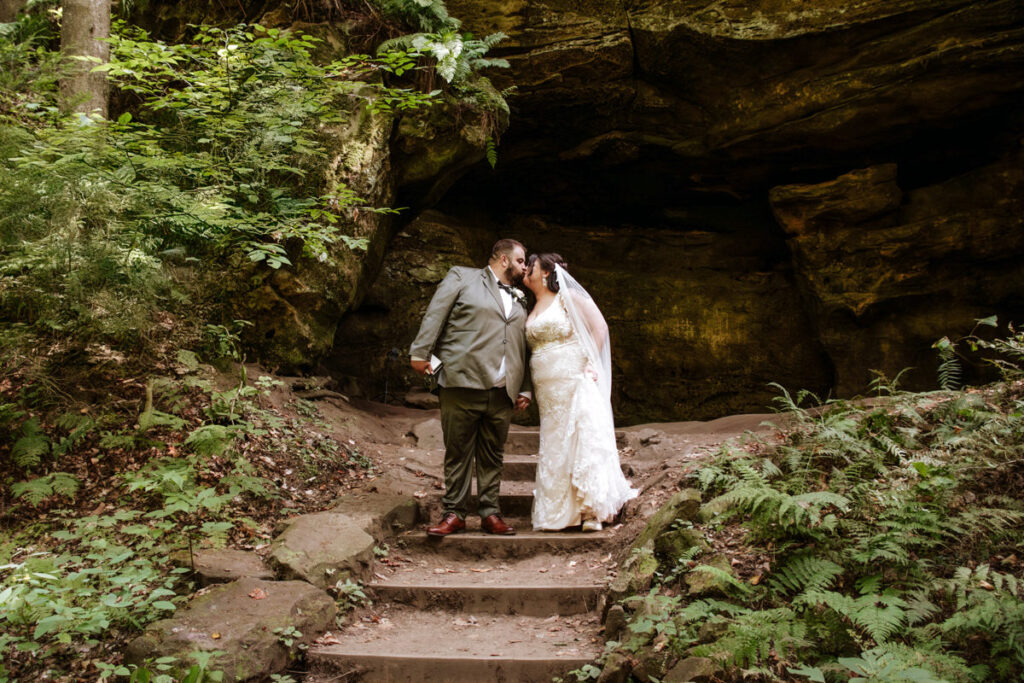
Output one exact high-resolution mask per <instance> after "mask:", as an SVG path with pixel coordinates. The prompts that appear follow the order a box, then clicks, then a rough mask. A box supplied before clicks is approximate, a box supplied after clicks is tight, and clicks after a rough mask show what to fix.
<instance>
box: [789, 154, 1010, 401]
mask: <svg viewBox="0 0 1024 683" xmlns="http://www.w3.org/2000/svg"><path fill="white" fill-rule="evenodd" d="M1022 162H1024V158H1022V155H1021V154H1019V153H1017V154H1013V155H1010V156H1008V157H1007V158H1006V159H1004V160H1002V161H1000V162H997V163H994V164H990V165H987V166H983V167H981V168H978V169H974V170H972V171H969V172H967V173H964V174H962V175H959V176H956V177H954V178H950V179H948V180H946V181H944V182H941V183H937V184H935V185H932V186H928V187H923V188H918V189H913V190H910V191H904V190H903V189H901V187H900V184H899V177H898V168H897V166H896V165H895V164H887V165H883V166H876V167H870V168H866V169H861V170H856V171H851V172H850V173H846V174H844V175H842V176H840V177H839V178H837V179H835V180H832V181H827V182H824V183H817V184H814V185H787V186H780V187H777V188H774V189H773V190H772V191H771V193H770V201H771V204H772V209H773V211H774V213H775V215H776V217H777V218H778V220H779V224H780V225H781V226H782V227H783V229H784V230H785V232H786V236H787V242H788V243H789V245H790V248H791V250H792V253H793V262H794V265H795V269H796V273H797V275H798V278H799V280H800V282H801V285H802V289H803V291H804V292H805V294H806V297H807V300H808V301H809V302H810V304H811V306H810V308H811V310H812V311H813V314H814V318H815V325H816V327H817V329H818V330H820V339H821V341H822V344H823V345H824V347H825V349H826V351H827V352H828V354H829V356H830V357H831V358H832V359H833V361H834V364H835V368H836V389H837V391H838V392H839V393H840V394H842V395H849V394H851V393H854V392H857V391H860V390H862V389H863V387H864V385H865V384H866V382H867V381H868V379H869V376H868V374H867V372H868V369H869V368H879V369H883V370H885V371H886V372H887V373H889V375H890V376H892V375H893V374H894V373H895V372H898V371H899V370H901V369H902V368H904V367H907V368H918V370H917V371H916V372H911V373H910V374H909V375H908V377H907V378H906V379H909V380H911V383H912V384H916V385H918V386H920V385H922V384H926V383H927V382H928V381H929V380H930V379H931V377H930V376H929V374H928V369H929V368H931V367H933V365H934V361H933V360H932V359H931V358H930V357H929V355H930V354H929V355H925V354H927V351H924V350H926V349H928V348H929V346H930V344H931V343H932V342H934V341H935V340H936V339H938V338H939V337H942V336H944V335H945V334H964V333H966V332H967V331H968V330H969V328H970V326H971V324H972V323H971V321H972V320H974V319H975V318H982V317H986V316H988V315H991V314H993V313H997V314H1000V315H1002V316H1003V317H1004V318H1006V317H1012V316H1013V315H1014V313H1018V314H1019V313H1020V308H1019V307H1020V298H1021V295H1022V293H1024V292H1022V289H1021V283H1022V282H1024V165H1022ZM922 351H924V353H922ZM922 356H924V357H922Z"/></svg>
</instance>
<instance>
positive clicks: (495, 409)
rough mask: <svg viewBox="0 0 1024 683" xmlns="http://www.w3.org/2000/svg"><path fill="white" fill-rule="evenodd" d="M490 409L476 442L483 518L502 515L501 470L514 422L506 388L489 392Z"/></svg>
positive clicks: (479, 492) (481, 424)
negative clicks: (510, 425) (500, 505)
mask: <svg viewBox="0 0 1024 683" xmlns="http://www.w3.org/2000/svg"><path fill="white" fill-rule="evenodd" d="M487 393H488V397H487V398H488V401H487V410H486V412H485V413H484V415H483V416H482V417H481V418H480V430H479V432H478V433H477V440H476V490H477V493H478V496H477V498H478V499H479V503H478V511H479V513H480V518H481V519H483V518H484V517H487V516H489V515H500V514H501V509H500V508H499V506H498V495H499V493H500V489H501V468H502V464H503V462H504V459H505V441H506V440H507V439H508V426H509V422H511V420H512V401H511V400H510V399H509V397H508V393H507V392H506V391H505V389H504V387H502V388H500V389H491V390H489V391H488V392H487Z"/></svg>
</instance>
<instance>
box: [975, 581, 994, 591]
mask: <svg viewBox="0 0 1024 683" xmlns="http://www.w3.org/2000/svg"><path fill="white" fill-rule="evenodd" d="M978 585H979V586H981V587H982V588H984V589H985V590H987V591H994V590H995V589H996V587H995V586H993V585H992V584H991V583H989V582H988V581H979V582H978Z"/></svg>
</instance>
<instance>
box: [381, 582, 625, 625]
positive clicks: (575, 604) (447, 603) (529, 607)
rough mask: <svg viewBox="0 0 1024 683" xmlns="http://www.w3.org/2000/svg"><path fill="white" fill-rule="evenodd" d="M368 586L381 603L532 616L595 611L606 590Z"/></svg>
mask: <svg viewBox="0 0 1024 683" xmlns="http://www.w3.org/2000/svg"><path fill="white" fill-rule="evenodd" d="M368 587H369V589H370V591H371V594H372V595H373V598H374V600H375V601H377V602H390V603H399V604H403V605H408V606H411V607H416V608H417V609H441V610H448V611H456V612H467V613H469V614H519V615H524V616H531V617H546V616H551V615H553V614H558V615H568V614H582V613H586V612H593V611H594V610H596V609H597V608H598V606H599V604H600V601H601V597H602V596H603V595H604V591H605V586H604V585H603V584H597V585H593V584H592V585H565V584H553V585H533V584H526V585H504V586H501V587H500V588H496V587H494V586H485V585H478V584H472V583H465V584H461V585H460V584H424V585H419V586H409V585H403V584H398V583H389V582H384V581H378V582H376V583H371V584H369V586H368Z"/></svg>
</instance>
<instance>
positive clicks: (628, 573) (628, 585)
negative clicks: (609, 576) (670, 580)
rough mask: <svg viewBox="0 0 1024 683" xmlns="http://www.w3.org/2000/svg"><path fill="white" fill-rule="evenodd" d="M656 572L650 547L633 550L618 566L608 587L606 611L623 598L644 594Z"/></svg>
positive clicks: (655, 561)
mask: <svg viewBox="0 0 1024 683" xmlns="http://www.w3.org/2000/svg"><path fill="white" fill-rule="evenodd" d="M657 571H658V560H657V559H655V557H654V551H653V550H652V549H651V548H650V547H643V548H638V549H635V550H633V552H632V553H631V554H630V556H629V557H627V558H626V559H625V560H624V561H623V562H622V564H621V565H620V566H619V573H618V574H617V575H616V577H615V578H614V579H613V580H612V582H611V583H610V584H609V585H608V601H607V603H606V604H607V605H608V606H609V607H608V609H609V610H610V609H611V606H612V605H614V604H615V603H616V602H618V601H619V600H622V599H623V598H626V597H629V596H631V595H636V594H637V593H644V592H646V591H647V590H648V589H649V588H650V587H651V584H652V583H653V581H654V574H655V573H656V572H657Z"/></svg>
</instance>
